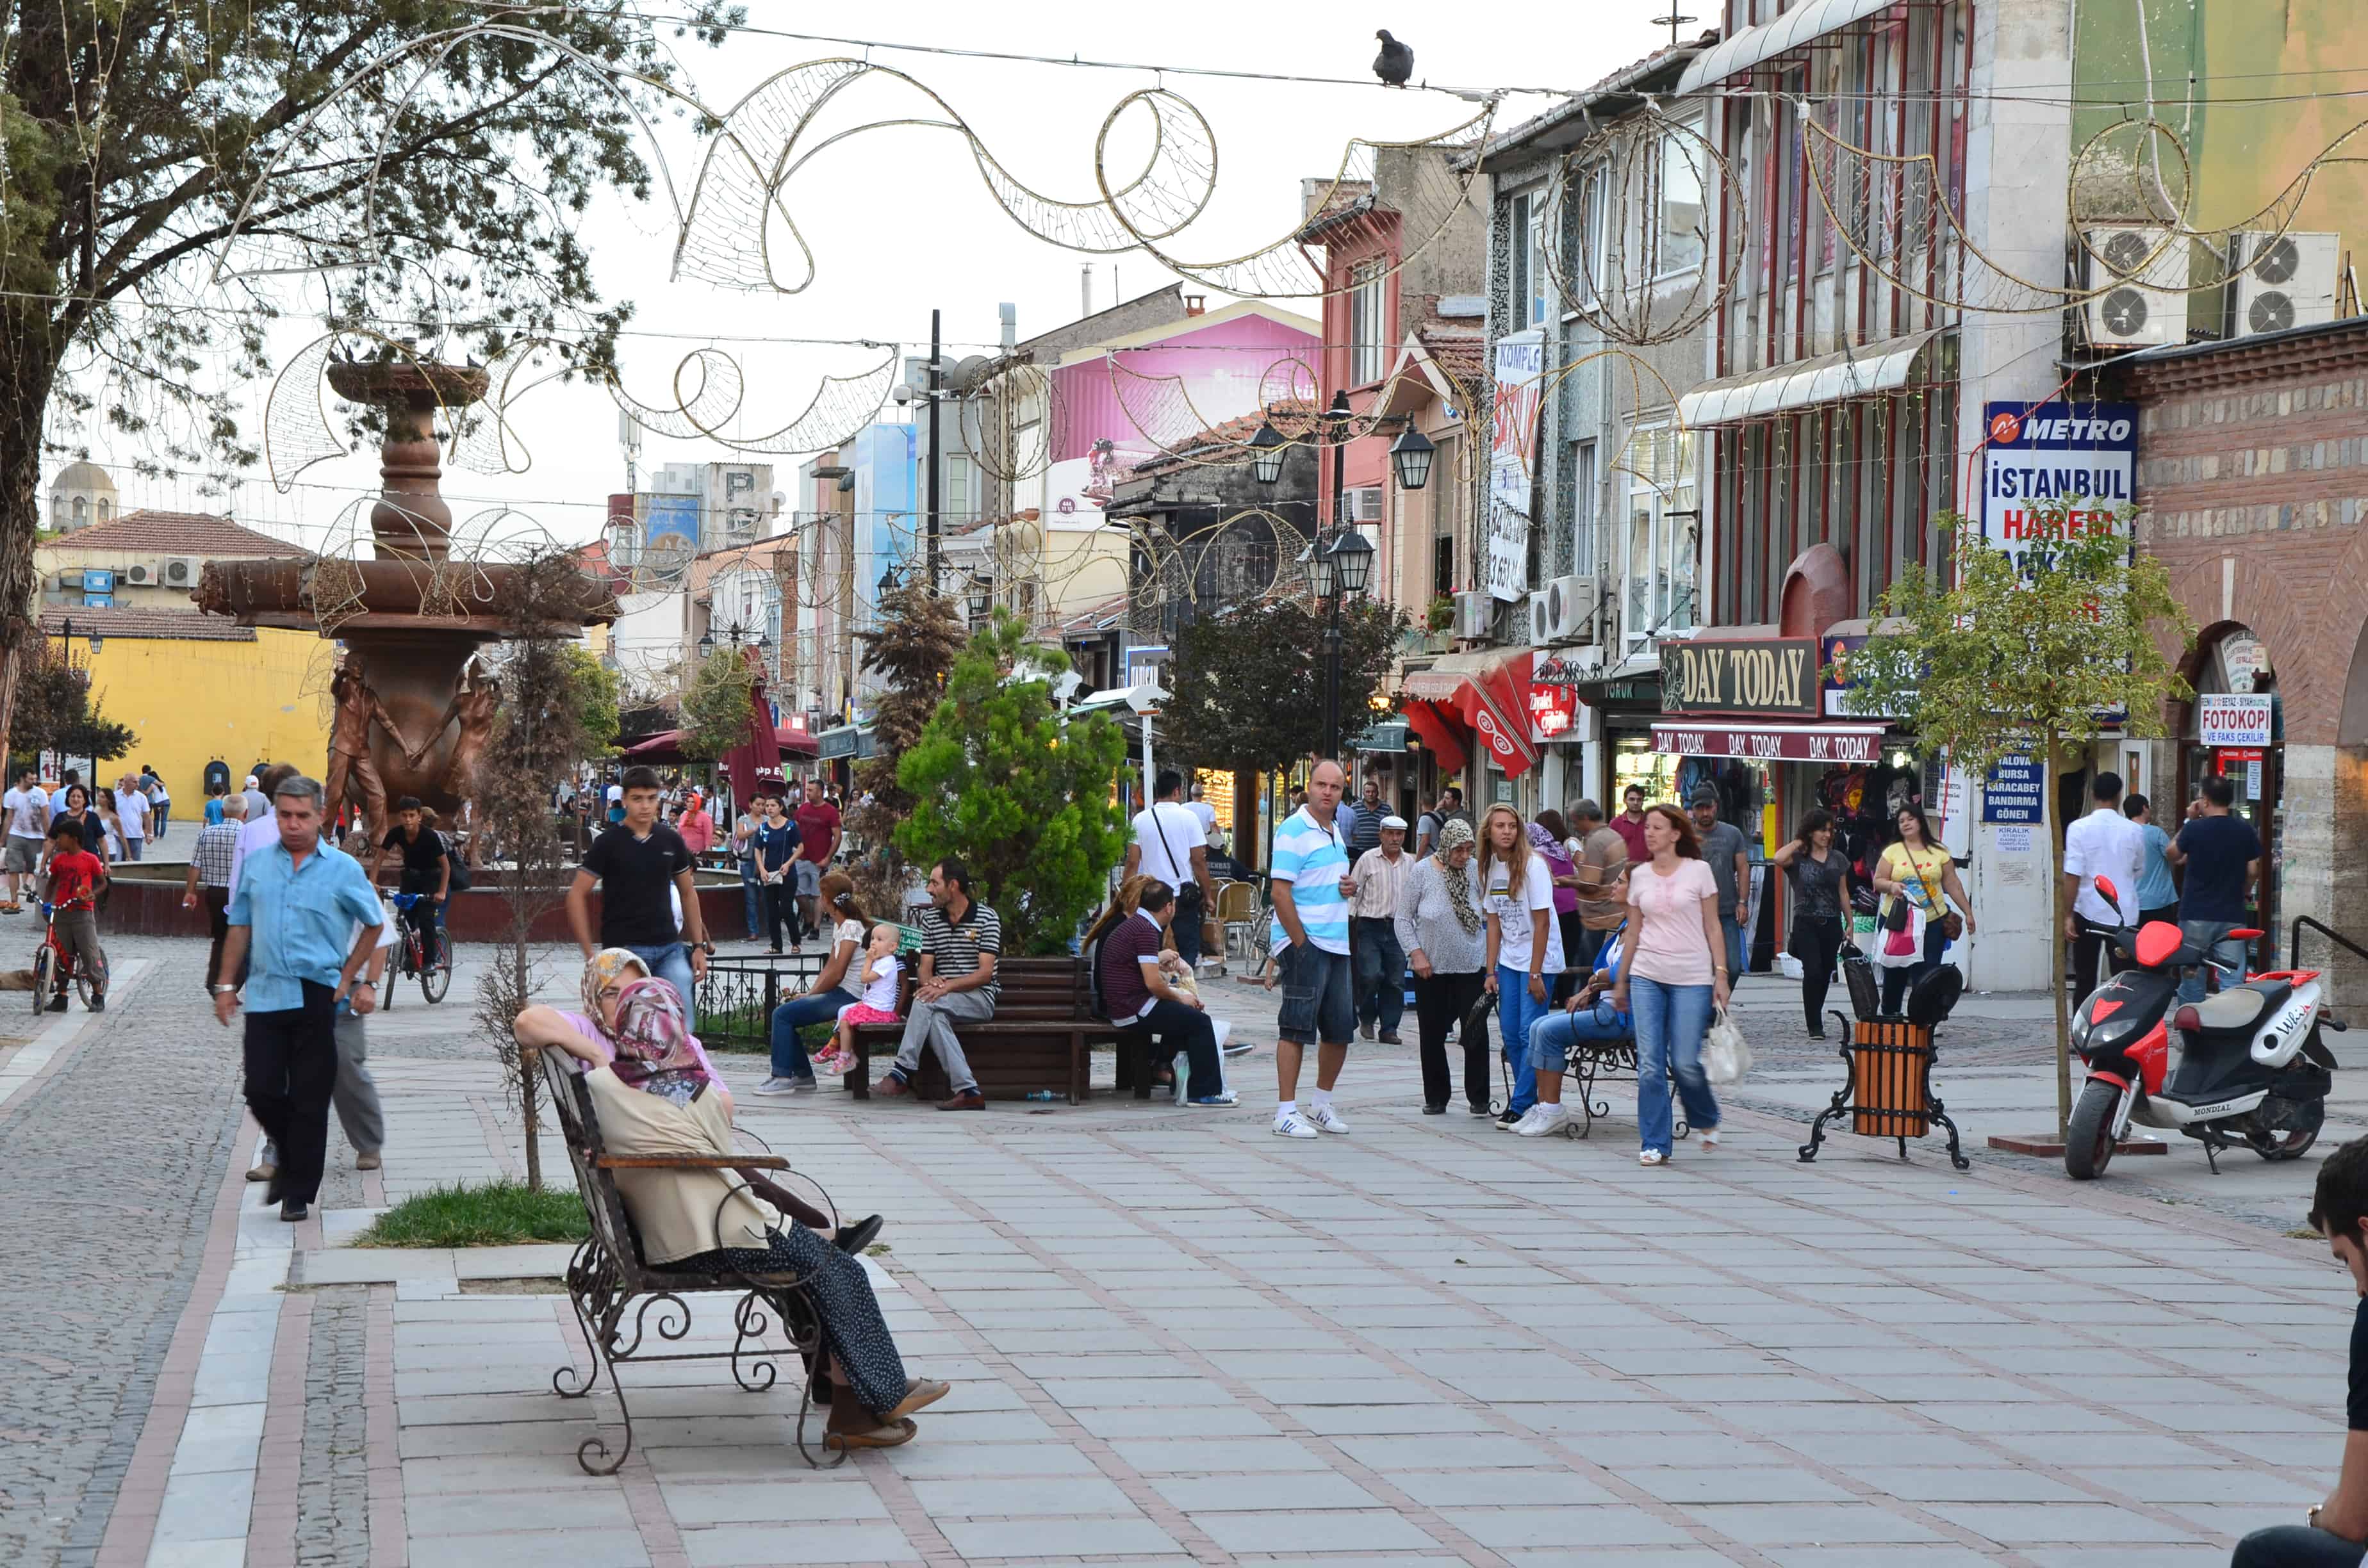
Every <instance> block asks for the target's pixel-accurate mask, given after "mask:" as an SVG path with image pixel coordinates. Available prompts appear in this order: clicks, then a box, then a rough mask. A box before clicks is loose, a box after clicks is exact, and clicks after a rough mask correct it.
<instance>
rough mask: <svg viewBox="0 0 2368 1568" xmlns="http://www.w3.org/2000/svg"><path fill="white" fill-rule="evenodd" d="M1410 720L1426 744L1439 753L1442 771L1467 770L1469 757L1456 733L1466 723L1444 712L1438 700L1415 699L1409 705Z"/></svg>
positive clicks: (1407, 709)
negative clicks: (1465, 763)
mask: <svg viewBox="0 0 2368 1568" xmlns="http://www.w3.org/2000/svg"><path fill="white" fill-rule="evenodd" d="M1406 725H1407V727H1408V728H1409V729H1411V730H1413V731H1414V733H1416V734H1417V735H1420V736H1421V737H1422V744H1425V745H1427V746H1429V748H1430V749H1431V751H1432V753H1433V754H1434V755H1435V756H1438V758H1439V768H1440V772H1442V773H1461V772H1463V764H1464V762H1465V761H1466V760H1467V759H1466V756H1465V753H1464V750H1463V741H1462V739H1460V738H1459V737H1458V736H1457V734H1456V733H1455V732H1456V731H1457V730H1459V729H1461V728H1462V727H1463V726H1462V724H1461V722H1458V721H1455V720H1452V719H1450V718H1448V717H1446V716H1445V715H1443V714H1441V713H1440V710H1439V706H1438V704H1436V703H1432V702H1422V701H1412V700H1410V701H1408V702H1407V703H1406Z"/></svg>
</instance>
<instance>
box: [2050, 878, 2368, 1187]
mask: <svg viewBox="0 0 2368 1568" xmlns="http://www.w3.org/2000/svg"><path fill="white" fill-rule="evenodd" d="M2097 892H2099V893H2100V895H2101V896H2102V897H2103V898H2104V900H2105V902H2106V903H2109V904H2111V905H2112V907H2113V910H2114V912H2115V913H2116V914H2120V913H2121V910H2122V902H2121V895H2120V892H2118V891H2117V890H2116V889H2115V888H2114V886H2113V884H2112V881H2111V880H2110V879H2107V878H2104V877H2099V878H2098V879H2097ZM2123 918H2124V919H2126V918H2127V917H2126V916H2123ZM2229 935H2230V936H2231V937H2237V938H2239V939H2243V940H2250V939H2251V938H2253V937H2259V936H2260V932H2259V931H2232V932H2230V933H2229ZM2111 940H2112V943H2113V945H2114V946H2115V947H2116V948H2118V949H2121V950H2122V952H2123V954H2124V955H2126V956H2127V957H2128V958H2129V960H2130V961H2131V962H2132V963H2134V964H2135V965H2136V966H2137V967H2136V968H2135V969H2127V970H2123V971H2122V972H2121V973H2119V974H2117V975H2115V976H2114V977H2113V978H2112V979H2111V980H2109V981H2107V982H2106V983H2104V984H2102V985H2100V986H2099V987H2097V989H2096V990H2095V991H2094V992H2093V993H2091V994H2090V995H2089V999H2088V1000H2087V1001H2085V1002H2083V1003H2082V1004H2081V1005H2080V1010H2079V1012H2078V1015H2077V1016H2076V1017H2074V1019H2073V1022H2072V1049H2073V1050H2075V1051H2078V1052H2079V1053H2080V1058H2081V1060H2082V1061H2083V1062H2086V1063H2087V1064H2088V1069H2089V1076H2088V1079H2087V1081H2086V1082H2085V1083H2084V1084H2083V1085H2082V1086H2081V1089H2080V1097H2079V1099H2078V1101H2077V1102H2075V1104H2074V1106H2073V1108H2072V1124H2071V1128H2070V1130H2069V1132H2068V1133H2067V1135H2066V1138H2065V1140H2064V1168H2065V1169H2066V1171H2067V1172H2069V1173H2070V1174H2071V1176H2072V1179H2073V1180H2075V1181H2089V1180H2091V1179H2093V1178H2094V1177H2097V1176H2102V1175H2103V1174H2104V1171H2105V1166H2106V1165H2107V1164H2108V1163H2109V1162H2111V1161H2112V1157H2113V1150H2114V1147H2115V1146H2116V1145H2117V1144H2118V1143H2119V1142H2120V1141H2121V1139H2122V1135H2123V1133H2125V1132H2127V1131H2129V1126H2130V1123H2132V1122H2134V1121H2135V1122H2137V1123H2140V1124H2141V1125H2143V1126H2146V1127H2159V1128H2164V1129H2167V1130H2175V1131H2180V1132H2182V1133H2184V1134H2186V1135H2187V1136H2188V1137H2190V1138H2192V1139H2194V1140H2196V1141H2197V1142H2200V1143H2202V1144H2203V1154H2204V1158H2205V1159H2206V1160H2207V1161H2208V1162H2209V1163H2210V1164H2211V1166H2212V1172H2213V1174H2214V1176H2217V1175H2218V1174H2219V1173H2220V1157H2219V1156H2220V1152H2221V1151H2222V1150H2224V1149H2233V1148H2237V1147H2238V1146H2240V1145H2241V1146H2242V1147H2245V1148H2248V1149H2250V1150H2252V1151H2253V1152H2254V1153H2257V1154H2259V1155H2260V1156H2261V1158H2263V1159H2265V1160H2293V1159H2299V1158H2300V1157H2301V1156H2302V1154H2303V1153H2304V1152H2305V1150H2307V1149H2308V1148H2309V1147H2310V1146H2311V1145H2312V1144H2313V1143H2314V1142H2317V1140H2318V1130H2319V1126H2320V1124H2321V1123H2322V1122H2324V1121H2325V1120H2326V1119H2327V1093H2328V1089H2329V1088H2330V1087H2331V1086H2332V1085H2333V1083H2334V1078H2333V1075H2332V1074H2333V1073H2334V1069H2335V1057H2334V1054H2333V1053H2332V1052H2331V1051H2328V1049H2327V1046H2326V1043H2325V1042H2324V1041H2323V1040H2320V1039H2319V1030H2320V1029H2321V1028H2330V1029H2335V1030H2338V1031H2340V1030H2341V1029H2342V1028H2343V1027H2344V1026H2343V1025H2342V1023H2341V1022H2340V1021H2339V1020H2337V1019H2335V1018H2333V1017H2328V1016H2327V1015H2326V1014H2325V1012H2324V1011H2323V1010H2322V1008H2321V1006H2320V999H2321V995H2322V988H2321V986H2320V983H2319V971H2317V970H2277V971H2270V972H2267V973H2262V974H2256V975H2252V976H2250V977H2248V979H2246V980H2245V981H2243V982H2242V983H2233V984H2225V985H2224V986H2223V988H2222V989H2221V991H2220V992H2219V994H2217V995H2214V996H2207V997H2205V998H2204V999H2203V1001H2201V1002H2190V1003H2181V1002H2180V1000H2179V976H2180V971H2182V970H2185V969H2187V968H2188V967H2190V966H2191V965H2195V964H2209V963H2210V962H2211V958H2210V955H2209V954H2208V953H2207V952H2205V951H2203V949H2196V948H2191V947H2189V946H2188V945H2187V939H2186V937H2185V935H2184V934H2183V933H2182V932H2181V931H2180V928H2179V927H2178V926H2173V925H2171V924H2170V923H2169V922H2168V921H2162V920H2157V921H2155V922H2153V923H2152V924H2150V925H2147V926H2144V927H2142V928H2140V929H2138V930H2135V931H2133V930H2131V929H2130V928H2129V927H2128V926H2122V927H2121V928H2120V929H2119V930H2117V931H2115V932H2114V933H2113V935H2112V938H2111ZM2215 967H2216V966H2215ZM2174 1044H2176V1045H2177V1046H2178V1048H2179V1071H2178V1073H2177V1074H2175V1075H2174V1074H2171V1073H2170V1072H2169V1065H2170V1051H2171V1047H2172V1046H2173V1045H2174ZM2166 1080H2168V1081H2166Z"/></svg>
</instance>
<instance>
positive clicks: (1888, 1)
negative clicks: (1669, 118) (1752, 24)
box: [1678, 0, 1901, 96]
mask: <svg viewBox="0 0 2368 1568" xmlns="http://www.w3.org/2000/svg"><path fill="white" fill-rule="evenodd" d="M1900 3H1901V0H1806V3H1805V4H1804V5H1799V6H1793V8H1792V9H1791V10H1789V11H1787V12H1785V13H1784V14H1783V15H1782V16H1781V17H1777V18H1776V19H1775V20H1774V21H1772V22H1769V23H1767V24H1765V25H1764V26H1761V27H1757V28H1744V29H1743V30H1742V31H1741V32H1738V33H1736V35H1735V36H1734V37H1733V38H1730V39H1727V40H1724V41H1723V42H1721V43H1719V44H1718V45H1717V46H1716V47H1715V48H1712V49H1708V50H1704V51H1702V53H1700V54H1697V55H1695V56H1694V59H1693V63H1691V65H1688V66H1687V67H1686V74H1684V75H1682V76H1680V77H1679V78H1678V92H1679V95H1680V96H1682V95H1684V94H1687V93H1691V92H1692V91H1693V90H1694V89H1695V88H1697V87H1707V86H1711V85H1714V84H1716V83H1720V82H1724V81H1725V80H1726V79H1727V78H1728V77H1729V76H1737V75H1741V74H1743V73H1745V72H1747V71H1749V70H1751V69H1753V68H1754V67H1756V66H1759V65H1760V64H1762V63H1764V62H1768V61H1770V60H1773V59H1775V58H1776V57H1777V56H1779V55H1782V54H1790V53H1791V52H1792V51H1794V50H1796V49H1800V48H1803V47H1804V46H1805V45H1807V44H1809V43H1812V42H1814V41H1815V40H1817V39H1819V38H1822V37H1823V36H1825V35H1826V34H1827V33H1830V32H1836V31H1839V29H1841V28H1846V27H1849V26H1850V24H1852V23H1853V22H1862V21H1864V20H1866V19H1867V18H1868V17H1872V16H1873V15H1875V14H1876V13H1877V12H1881V11H1888V10H1890V9H1891V8H1893V7H1894V6H1898V5H1899V4H1900Z"/></svg>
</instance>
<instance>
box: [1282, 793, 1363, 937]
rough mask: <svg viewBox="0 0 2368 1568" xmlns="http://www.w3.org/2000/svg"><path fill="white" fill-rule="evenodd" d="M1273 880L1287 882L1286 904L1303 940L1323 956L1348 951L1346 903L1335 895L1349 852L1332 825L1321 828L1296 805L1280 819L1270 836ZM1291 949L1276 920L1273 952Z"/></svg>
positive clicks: (1347, 867) (1347, 868)
mask: <svg viewBox="0 0 2368 1568" xmlns="http://www.w3.org/2000/svg"><path fill="white" fill-rule="evenodd" d="M1269 869H1270V870H1271V871H1272V872H1273V873H1274V880H1275V881H1283V880H1285V879H1289V881H1290V882H1291V897H1292V903H1293V904H1294V905H1296V906H1297V908H1298V910H1299V923H1300V925H1301V926H1304V927H1305V928H1306V930H1307V940H1308V941H1309V943H1311V944H1312V945H1314V946H1315V947H1318V948H1321V949H1323V950H1324V951H1326V952H1327V953H1346V952H1347V951H1348V950H1349V901H1348V900H1347V899H1345V898H1343V897H1341V896H1340V879H1341V878H1342V877H1345V876H1347V875H1348V874H1349V848H1348V846H1347V845H1346V844H1345V843H1343V842H1342V841H1341V838H1340V830H1339V828H1338V825H1337V824H1336V825H1334V826H1332V827H1326V826H1324V825H1323V824H1319V823H1318V822H1317V821H1316V820H1315V818H1314V817H1312V816H1310V815H1309V814H1308V812H1307V808H1306V807H1305V806H1302V807H1300V808H1299V810H1297V811H1295V812H1292V813H1291V815H1290V816H1289V817H1287V818H1285V819H1284V820H1283V824H1282V826H1281V827H1280V828H1278V829H1277V830H1276V831H1275V835H1274V864H1273V865H1272V866H1271V867H1270V868H1269ZM1289 946H1291V934H1290V933H1289V932H1288V931H1285V930H1284V929H1283V926H1282V922H1281V921H1280V920H1278V921H1276V922H1275V923H1274V950H1275V951H1276V952H1281V951H1282V949H1285V948H1287V947H1289Z"/></svg>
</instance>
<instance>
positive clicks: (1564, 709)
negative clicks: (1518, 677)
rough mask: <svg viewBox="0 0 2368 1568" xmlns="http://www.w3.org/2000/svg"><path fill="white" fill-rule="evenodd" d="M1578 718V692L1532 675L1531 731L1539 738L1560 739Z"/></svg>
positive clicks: (1543, 739)
mask: <svg viewBox="0 0 2368 1568" xmlns="http://www.w3.org/2000/svg"><path fill="white" fill-rule="evenodd" d="M1577 718H1578V694H1577V692H1575V691H1573V690H1571V688H1570V687H1567V686H1557V685H1552V684H1549V683H1547V682H1544V681H1541V680H1539V679H1538V678H1537V676H1535V675H1534V674H1532V675H1531V677H1530V733H1531V735H1532V736H1534V737H1535V738H1536V739H1538V740H1542V741H1551V740H1558V739H1560V738H1561V737H1562V736H1564V735H1565V734H1568V733H1570V727H1571V725H1572V724H1573V723H1574V722H1577Z"/></svg>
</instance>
